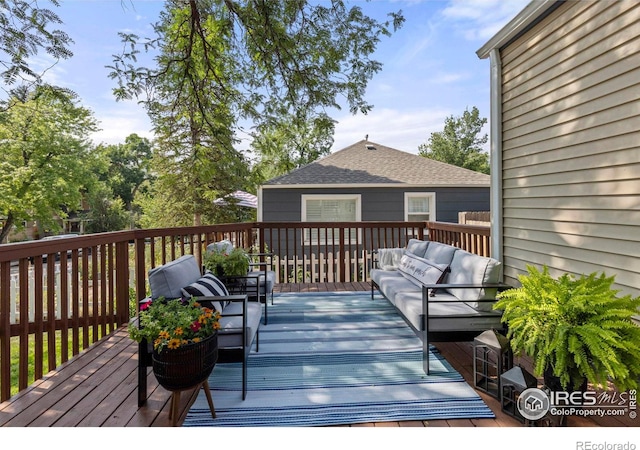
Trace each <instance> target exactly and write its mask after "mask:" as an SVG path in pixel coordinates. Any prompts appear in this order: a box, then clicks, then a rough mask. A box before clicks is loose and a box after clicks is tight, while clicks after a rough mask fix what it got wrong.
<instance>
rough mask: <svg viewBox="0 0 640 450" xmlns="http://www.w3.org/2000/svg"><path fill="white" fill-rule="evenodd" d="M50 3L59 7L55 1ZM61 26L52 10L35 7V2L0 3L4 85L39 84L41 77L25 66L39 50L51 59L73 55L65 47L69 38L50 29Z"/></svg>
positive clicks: (3, 0) (10, 0) (11, 0)
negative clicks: (22, 82) (23, 82)
mask: <svg viewBox="0 0 640 450" xmlns="http://www.w3.org/2000/svg"><path fill="white" fill-rule="evenodd" d="M50 1H51V3H52V4H53V5H54V6H59V2H58V0H50ZM61 23H62V21H61V20H60V18H59V17H58V16H57V15H56V14H55V13H54V12H53V11H51V10H50V9H45V8H39V7H38V3H37V2H33V1H27V0H0V67H2V68H3V70H2V71H1V72H0V75H1V76H2V79H3V81H4V83H5V84H6V85H7V86H10V85H12V84H15V83H16V82H18V81H20V80H24V81H26V82H28V83H34V84H39V82H40V78H41V74H39V73H37V72H35V71H34V70H33V69H32V68H31V66H30V65H29V64H30V60H31V61H32V60H33V58H34V57H35V56H36V55H38V52H39V51H40V50H44V51H45V52H46V53H47V54H49V55H50V56H52V57H54V58H55V59H60V58H64V59H66V58H70V57H71V56H72V55H73V54H72V52H71V51H70V50H69V48H68V46H69V45H70V44H71V43H73V41H72V39H71V38H70V37H69V36H68V35H67V34H66V33H64V32H63V31H61V30H57V29H53V30H52V29H51V27H52V26H55V25H56V24H61Z"/></svg>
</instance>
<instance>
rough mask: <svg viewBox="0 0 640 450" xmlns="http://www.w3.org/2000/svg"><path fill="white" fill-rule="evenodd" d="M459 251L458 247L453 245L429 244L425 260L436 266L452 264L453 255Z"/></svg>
mask: <svg viewBox="0 0 640 450" xmlns="http://www.w3.org/2000/svg"><path fill="white" fill-rule="evenodd" d="M457 250H458V248H457V247H453V246H451V245H447V244H442V243H440V242H429V246H428V247H427V251H426V252H425V254H424V257H425V259H428V260H429V261H431V262H434V263H436V264H445V265H447V266H448V265H449V264H451V261H452V260H453V254H454V253H455V252H456V251H457Z"/></svg>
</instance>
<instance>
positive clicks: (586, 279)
mask: <svg viewBox="0 0 640 450" xmlns="http://www.w3.org/2000/svg"><path fill="white" fill-rule="evenodd" d="M527 272H528V274H527V275H520V276H519V277H518V279H519V280H520V283H521V287H519V288H513V289H509V290H507V291H503V292H502V293H500V294H499V295H498V301H497V302H496V303H495V305H494V308H495V309H498V310H502V311H503V316H502V321H503V322H504V323H506V325H507V326H508V335H507V337H509V339H510V340H511V346H512V348H513V350H514V353H516V354H523V353H524V354H526V355H528V356H529V357H531V358H532V359H533V363H534V370H535V372H536V375H538V376H541V375H544V376H545V384H546V385H547V387H551V386H550V384H551V379H550V378H551V376H554V377H557V378H559V382H560V385H559V387H560V388H561V389H563V390H574V389H580V386H586V383H585V382H587V381H588V382H590V383H592V384H593V385H594V386H595V387H601V386H606V383H607V381H611V382H612V383H613V384H614V385H615V386H616V387H617V388H618V389H619V390H621V391H624V390H628V389H634V388H636V387H637V384H638V377H639V376H640V327H638V326H637V325H636V324H635V323H633V320H632V316H634V315H637V314H638V307H640V297H637V298H632V297H631V295H625V296H622V297H620V296H618V293H619V291H617V290H615V289H612V287H611V286H612V284H613V282H614V277H607V276H605V274H604V273H602V274H600V275H598V274H597V273H592V274H590V275H588V276H585V275H582V276H579V277H576V276H574V275H571V274H563V275H562V276H560V277H559V278H553V277H552V276H551V275H550V274H549V269H548V268H547V267H546V266H544V267H543V269H542V271H539V270H538V269H536V268H535V267H534V266H531V265H528V266H527ZM556 390H557V389H556Z"/></svg>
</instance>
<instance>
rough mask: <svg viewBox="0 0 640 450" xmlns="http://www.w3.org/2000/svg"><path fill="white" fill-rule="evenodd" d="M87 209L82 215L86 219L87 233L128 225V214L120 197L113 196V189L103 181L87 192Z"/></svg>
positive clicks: (125, 227)
mask: <svg viewBox="0 0 640 450" xmlns="http://www.w3.org/2000/svg"><path fill="white" fill-rule="evenodd" d="M87 203H88V204H89V211H88V212H87V213H86V214H85V215H84V218H85V219H88V220H87V227H86V231H87V232H88V233H102V232H105V231H119V230H124V229H127V228H128V227H129V225H130V222H129V218H130V215H129V214H128V213H127V211H126V209H125V205H124V202H123V201H122V199H121V198H119V197H115V198H114V195H113V191H112V190H111V189H110V188H109V187H108V186H107V185H106V184H105V183H103V182H99V183H97V184H96V185H95V186H94V187H93V188H92V189H91V190H90V191H89V192H88V193H87Z"/></svg>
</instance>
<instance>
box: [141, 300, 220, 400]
mask: <svg viewBox="0 0 640 450" xmlns="http://www.w3.org/2000/svg"><path fill="white" fill-rule="evenodd" d="M219 318H220V315H219V313H217V312H215V311H214V310H212V309H209V308H205V307H203V306H201V305H200V304H199V303H198V302H196V301H195V300H194V299H191V300H189V301H183V300H182V299H175V300H164V299H158V300H155V301H153V302H151V301H149V302H146V303H143V304H142V305H141V307H140V313H139V315H138V326H137V327H136V326H133V325H132V326H130V327H129V336H130V337H131V338H132V339H133V340H135V341H136V342H143V341H145V340H146V342H148V343H150V344H152V345H153V356H152V364H153V372H154V374H155V375H156V378H157V379H158V382H159V383H160V385H162V386H163V387H164V388H166V389H168V390H172V391H175V390H181V389H186V388H188V387H191V386H194V385H196V384H198V383H201V382H203V381H204V380H205V379H206V378H207V377H208V376H209V374H210V373H211V371H212V370H213V367H214V365H215V362H216V360H217V356H218V339H217V337H218V328H219V326H220V325H219V322H218V319H219Z"/></svg>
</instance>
